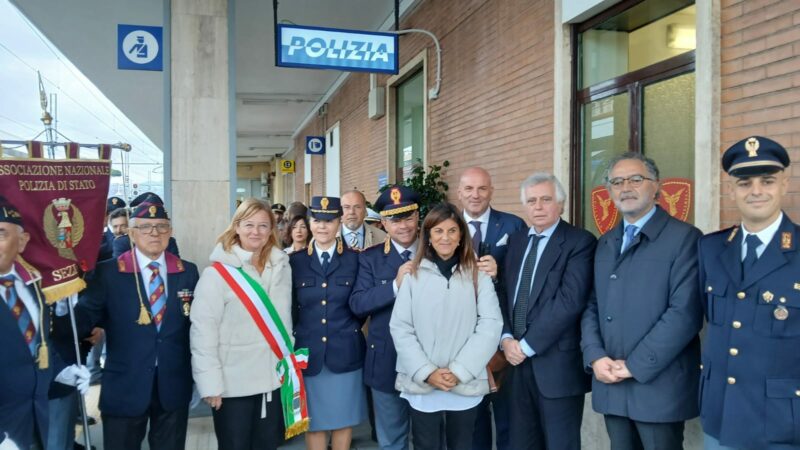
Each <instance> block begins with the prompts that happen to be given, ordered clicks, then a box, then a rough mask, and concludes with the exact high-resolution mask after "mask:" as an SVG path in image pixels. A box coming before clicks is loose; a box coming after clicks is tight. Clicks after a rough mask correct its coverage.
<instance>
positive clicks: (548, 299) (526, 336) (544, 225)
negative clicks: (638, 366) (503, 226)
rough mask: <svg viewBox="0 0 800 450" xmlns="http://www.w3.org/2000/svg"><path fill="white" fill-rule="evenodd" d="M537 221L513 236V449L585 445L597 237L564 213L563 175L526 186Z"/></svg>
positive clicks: (509, 305) (508, 350)
mask: <svg viewBox="0 0 800 450" xmlns="http://www.w3.org/2000/svg"><path fill="white" fill-rule="evenodd" d="M520 196H521V200H522V204H523V205H524V206H525V210H526V212H527V218H528V221H529V222H530V224H531V227H530V228H526V229H524V230H520V231H518V232H516V233H514V234H513V235H512V236H511V238H510V240H509V250H508V255H507V256H506V266H505V270H504V273H505V279H506V283H505V284H506V286H507V289H506V291H507V295H506V297H505V298H504V300H505V302H504V303H503V309H504V312H505V314H504V315H503V319H504V326H503V335H502V338H501V339H502V347H503V352H504V353H505V355H506V358H507V359H508V362H509V363H510V364H512V365H513V368H512V370H511V381H510V386H509V387H510V390H511V392H512V393H513V396H512V398H511V448H513V449H514V450H528V449H547V450H562V449H563V450H567V449H569V450H579V449H580V448H581V420H582V419H583V403H584V394H585V393H586V392H588V391H589V377H588V375H587V374H586V372H585V371H584V368H583V364H582V357H581V356H582V355H581V350H580V345H579V343H580V321H581V314H582V313H583V310H584V308H585V307H586V302H587V301H588V299H589V294H590V292H591V290H592V263H593V257H594V249H595V244H596V240H595V238H594V236H593V235H592V234H591V233H589V232H587V231H585V230H582V229H579V228H576V227H574V226H572V225H570V224H569V223H567V222H566V221H564V220H561V217H560V216H561V214H562V213H563V212H564V201H565V198H566V193H565V191H564V187H563V186H562V185H561V183H560V182H559V181H558V179H557V178H556V177H555V176H553V175H551V174H547V173H542V172H539V173H534V174H533V175H531V176H529V177H528V178H526V179H525V181H523V182H522V185H521V187H520Z"/></svg>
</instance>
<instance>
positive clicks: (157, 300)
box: [147, 261, 167, 331]
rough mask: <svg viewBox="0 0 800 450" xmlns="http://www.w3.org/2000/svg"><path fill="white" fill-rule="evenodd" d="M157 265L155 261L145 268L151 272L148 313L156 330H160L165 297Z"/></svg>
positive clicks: (165, 301) (165, 303) (165, 304)
mask: <svg viewBox="0 0 800 450" xmlns="http://www.w3.org/2000/svg"><path fill="white" fill-rule="evenodd" d="M158 267H159V264H158V263H157V262H155V261H153V262H151V263H150V264H148V265H147V268H148V269H150V270H152V271H153V274H152V275H150V285H149V287H150V313H151V314H153V323H155V324H156V329H157V330H159V331H160V330H161V320H163V319H164V312H165V311H166V309H167V308H166V306H167V296H166V292H164V291H165V289H164V279H163V278H161V271H160V270H159V268H158Z"/></svg>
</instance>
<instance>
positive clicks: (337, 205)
mask: <svg viewBox="0 0 800 450" xmlns="http://www.w3.org/2000/svg"><path fill="white" fill-rule="evenodd" d="M273 210H274V209H273ZM308 217H310V218H312V219H316V220H324V221H331V220H334V219H338V218H339V217H342V203H341V201H340V200H339V197H322V196H320V197H312V198H311V205H309V207H308ZM313 250H314V246H313V245H309V246H308V254H309V255H311V253H312V252H313ZM343 250H344V249H343V245H342V239H341V238H340V237H337V238H336V252H337V253H339V254H340V255H341V254H342V251H343Z"/></svg>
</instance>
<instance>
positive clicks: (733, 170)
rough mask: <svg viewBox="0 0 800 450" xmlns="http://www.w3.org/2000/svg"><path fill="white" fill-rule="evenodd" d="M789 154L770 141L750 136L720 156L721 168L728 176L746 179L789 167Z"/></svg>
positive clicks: (779, 145) (780, 146)
mask: <svg viewBox="0 0 800 450" xmlns="http://www.w3.org/2000/svg"><path fill="white" fill-rule="evenodd" d="M789 163H790V161H789V153H788V152H787V151H786V149H785V148H783V146H782V145H781V144H779V143H777V142H775V141H773V140H772V139H769V138H765V137H762V136H751V137H749V138H746V139H742V140H741V141H739V142H737V143H735V144H733V145H732V146H730V147H729V148H728V149H727V150H725V153H724V154H723V155H722V168H723V170H725V172H727V173H728V175H731V176H733V177H737V178H747V177H752V176H757V175H766V174H771V173H775V172H780V171H781V170H783V169H785V168H787V167H789Z"/></svg>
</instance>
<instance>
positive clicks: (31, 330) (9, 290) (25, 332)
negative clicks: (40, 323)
mask: <svg viewBox="0 0 800 450" xmlns="http://www.w3.org/2000/svg"><path fill="white" fill-rule="evenodd" d="M0 284H1V285H3V287H5V288H6V304H8V308H9V309H10V310H11V315H12V316H13V317H14V319H15V320H16V321H17V326H19V331H20V332H21V333H22V337H23V338H24V339H25V344H26V345H27V346H28V350H29V351H30V352H31V355H34V354H35V352H36V327H35V326H34V325H33V321H32V320H31V315H30V313H29V312H28V308H26V307H25V304H24V303H22V299H21V298H19V295H17V289H16V287H14V275H8V276H5V277H2V278H0Z"/></svg>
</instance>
